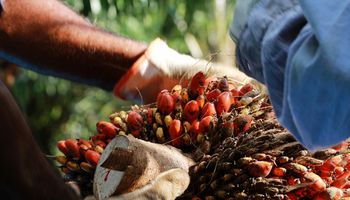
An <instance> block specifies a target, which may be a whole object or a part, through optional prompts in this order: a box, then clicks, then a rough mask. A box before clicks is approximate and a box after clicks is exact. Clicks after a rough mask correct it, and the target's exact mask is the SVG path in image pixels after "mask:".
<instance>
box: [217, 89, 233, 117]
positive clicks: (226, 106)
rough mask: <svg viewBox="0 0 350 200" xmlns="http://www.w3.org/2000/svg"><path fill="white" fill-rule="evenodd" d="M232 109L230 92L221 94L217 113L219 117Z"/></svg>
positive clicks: (218, 99)
mask: <svg viewBox="0 0 350 200" xmlns="http://www.w3.org/2000/svg"><path fill="white" fill-rule="evenodd" d="M230 107H231V93H229V92H223V93H221V94H220V95H219V96H218V98H217V103H216V112H217V113H218V116H220V115H221V114H223V113H225V112H228V111H229V110H230Z"/></svg>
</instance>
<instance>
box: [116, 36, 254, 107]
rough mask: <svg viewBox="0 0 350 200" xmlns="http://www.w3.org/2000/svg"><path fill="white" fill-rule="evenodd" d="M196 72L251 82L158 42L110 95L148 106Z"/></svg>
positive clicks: (244, 77) (231, 71)
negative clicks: (159, 95) (159, 94)
mask: <svg viewBox="0 0 350 200" xmlns="http://www.w3.org/2000/svg"><path fill="white" fill-rule="evenodd" d="M199 71H203V72H205V73H206V74H208V75H213V76H224V75H226V76H228V77H230V78H233V79H235V80H236V81H239V82H242V83H244V82H247V81H248V80H251V79H250V78H249V77H247V76H246V75H244V74H243V73H242V72H240V71H238V70H237V69H235V68H233V67H229V66H220V65H218V64H213V63H211V62H209V61H206V60H201V59H195V58H193V57H191V56H188V55H184V54H180V53H178V52H177V51H175V50H174V49H171V48H169V47H168V45H167V44H166V43H165V42H164V41H162V40H161V39H159V38H158V39H155V40H154V41H153V42H152V43H151V44H150V46H149V47H148V49H147V51H146V52H145V53H144V55H142V56H141V57H140V58H139V59H138V60H137V61H136V62H135V63H134V64H133V66H132V67H131V69H129V71H128V72H127V73H126V74H125V75H124V76H123V77H122V79H120V80H119V82H118V83H117V84H116V86H115V87H114V94H115V95H116V96H118V97H121V98H123V99H129V100H136V101H138V102H140V100H142V101H143V102H141V103H150V102H153V101H155V100H156V97H157V94H158V92H160V91H161V90H163V89H171V87H172V86H174V85H176V84H179V83H180V80H181V83H182V84H185V83H186V82H187V81H188V80H189V79H190V78H191V77H192V76H193V75H194V74H195V73H197V72H199Z"/></svg>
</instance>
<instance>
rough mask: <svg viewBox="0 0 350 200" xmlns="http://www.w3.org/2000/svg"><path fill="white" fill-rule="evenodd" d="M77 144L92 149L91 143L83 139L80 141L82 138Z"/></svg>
mask: <svg viewBox="0 0 350 200" xmlns="http://www.w3.org/2000/svg"><path fill="white" fill-rule="evenodd" d="M78 144H79V145H80V144H83V145H85V146H86V147H87V148H89V149H90V148H92V143H91V141H89V140H85V139H82V138H80V139H79V141H78Z"/></svg>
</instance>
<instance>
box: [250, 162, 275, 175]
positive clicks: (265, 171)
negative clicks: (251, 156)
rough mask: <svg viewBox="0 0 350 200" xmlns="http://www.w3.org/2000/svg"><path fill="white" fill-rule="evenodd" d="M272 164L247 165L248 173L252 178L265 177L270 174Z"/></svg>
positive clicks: (255, 163)
mask: <svg viewBox="0 0 350 200" xmlns="http://www.w3.org/2000/svg"><path fill="white" fill-rule="evenodd" d="M272 167H273V164H272V163H271V162H267V161H255V162H252V163H250V164H249V165H248V173H249V174H250V175H251V176H254V177H266V176H268V175H269V174H270V172H271V170H272Z"/></svg>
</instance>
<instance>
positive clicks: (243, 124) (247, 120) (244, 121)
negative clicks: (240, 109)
mask: <svg viewBox="0 0 350 200" xmlns="http://www.w3.org/2000/svg"><path fill="white" fill-rule="evenodd" d="M252 120H253V118H252V117H251V116H250V115H243V114H240V115H238V116H237V117H236V118H235V119H234V120H233V124H234V127H235V135H236V136H238V135H239V134H241V133H244V132H245V131H247V130H248V129H249V128H250V125H251V123H252Z"/></svg>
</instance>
